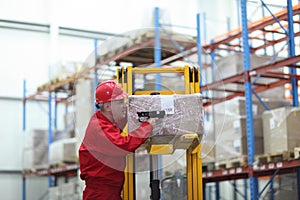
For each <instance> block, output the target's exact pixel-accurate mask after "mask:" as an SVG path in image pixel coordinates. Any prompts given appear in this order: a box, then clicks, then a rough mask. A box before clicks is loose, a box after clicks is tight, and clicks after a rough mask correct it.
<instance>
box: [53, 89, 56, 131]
mask: <svg viewBox="0 0 300 200" xmlns="http://www.w3.org/2000/svg"><path fill="white" fill-rule="evenodd" d="M56 100H57V93H56V92H55V93H54V120H53V125H54V128H55V129H57V101H56Z"/></svg>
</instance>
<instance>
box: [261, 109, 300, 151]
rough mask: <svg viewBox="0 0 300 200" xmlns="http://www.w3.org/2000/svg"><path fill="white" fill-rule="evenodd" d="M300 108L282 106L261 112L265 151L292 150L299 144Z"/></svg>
mask: <svg viewBox="0 0 300 200" xmlns="http://www.w3.org/2000/svg"><path fill="white" fill-rule="evenodd" d="M299 121H300V109H299V108H294V107H282V108H277V109H273V110H269V111H265V112H264V114H263V130H264V147H265V153H277V152H278V153H281V152H284V151H290V152H293V151H294V148H295V147H299V146H300V137H299V130H300V123H299Z"/></svg>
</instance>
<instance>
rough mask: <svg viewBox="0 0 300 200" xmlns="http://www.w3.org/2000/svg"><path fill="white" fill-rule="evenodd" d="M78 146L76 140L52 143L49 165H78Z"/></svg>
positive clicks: (67, 139) (69, 139) (68, 139)
mask: <svg viewBox="0 0 300 200" xmlns="http://www.w3.org/2000/svg"><path fill="white" fill-rule="evenodd" d="M76 144H77V139H76V138H66V139H61V140H57V141H55V142H52V143H51V144H50V146H49V164H50V165H55V164H60V163H76V162H77V161H78V157H77V147H76Z"/></svg>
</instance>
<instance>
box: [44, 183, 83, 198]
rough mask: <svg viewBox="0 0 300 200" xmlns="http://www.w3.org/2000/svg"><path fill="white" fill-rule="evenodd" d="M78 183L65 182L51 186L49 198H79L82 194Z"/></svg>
mask: <svg viewBox="0 0 300 200" xmlns="http://www.w3.org/2000/svg"><path fill="white" fill-rule="evenodd" d="M79 191H80V189H79V188H78V184H77V183H75V182H69V183H64V184H62V185H60V186H55V187H50V188H49V200H61V199H64V200H79V199H81V194H79V193H80V192H79Z"/></svg>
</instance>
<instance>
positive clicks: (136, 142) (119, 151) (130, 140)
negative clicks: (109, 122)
mask: <svg viewBox="0 0 300 200" xmlns="http://www.w3.org/2000/svg"><path fill="white" fill-rule="evenodd" d="M104 133H105V135H106V137H107V139H108V140H107V141H106V143H107V144H106V145H108V146H111V145H113V146H114V147H113V148H112V149H114V151H113V152H109V153H112V154H114V155H124V154H125V155H126V154H128V153H130V152H133V151H134V150H136V149H137V148H138V147H139V146H140V145H141V144H143V143H144V142H145V141H146V140H147V139H148V138H149V137H150V135H151V134H152V125H151V124H150V123H149V122H143V123H142V124H141V125H140V127H138V128H137V129H135V130H133V131H131V132H130V133H129V134H128V135H127V136H122V135H121V133H120V132H115V131H112V130H109V129H107V130H104Z"/></svg>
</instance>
